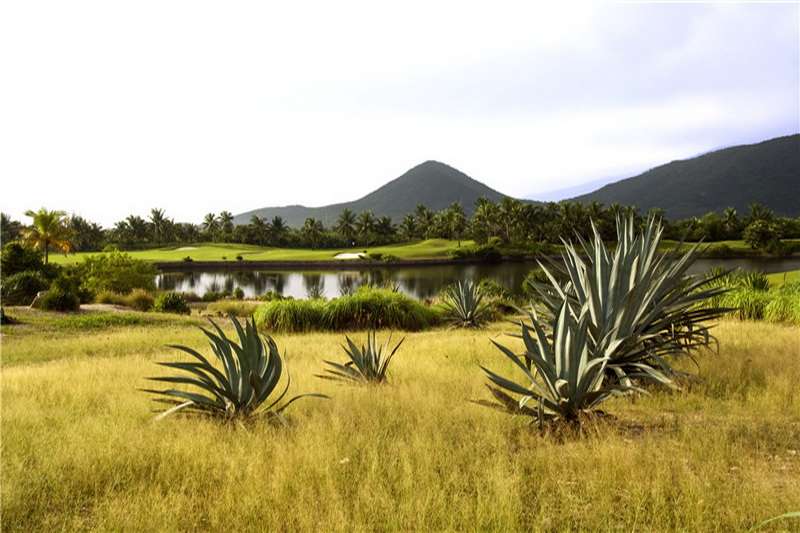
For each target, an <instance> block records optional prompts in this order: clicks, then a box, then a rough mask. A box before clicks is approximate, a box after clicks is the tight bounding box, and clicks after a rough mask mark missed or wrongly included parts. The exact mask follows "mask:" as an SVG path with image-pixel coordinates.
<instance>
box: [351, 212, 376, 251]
mask: <svg viewBox="0 0 800 533" xmlns="http://www.w3.org/2000/svg"><path fill="white" fill-rule="evenodd" d="M374 230H375V216H373V214H372V211H362V212H361V213H360V214H359V215H358V218H357V219H356V232H357V233H358V236H359V237H361V238H362V239H363V241H364V242H365V243H368V242H369V240H370V237H371V236H372V233H373V231H374Z"/></svg>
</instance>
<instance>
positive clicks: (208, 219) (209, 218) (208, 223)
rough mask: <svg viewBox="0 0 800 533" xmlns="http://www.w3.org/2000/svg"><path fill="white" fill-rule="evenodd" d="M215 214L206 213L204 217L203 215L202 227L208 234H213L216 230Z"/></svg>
mask: <svg viewBox="0 0 800 533" xmlns="http://www.w3.org/2000/svg"><path fill="white" fill-rule="evenodd" d="M218 227H219V226H218V225H217V215H215V214H214V213H208V214H207V215H206V216H205V217H203V229H204V230H205V231H206V232H207V233H208V234H210V235H211V234H213V233H215V232H216V231H217V228H218Z"/></svg>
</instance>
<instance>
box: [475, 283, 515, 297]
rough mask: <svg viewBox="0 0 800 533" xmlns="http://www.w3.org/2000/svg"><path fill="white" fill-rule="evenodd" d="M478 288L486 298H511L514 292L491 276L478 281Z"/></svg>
mask: <svg viewBox="0 0 800 533" xmlns="http://www.w3.org/2000/svg"><path fill="white" fill-rule="evenodd" d="M478 288H479V289H480V291H481V292H482V293H483V294H484V295H485V296H486V297H487V298H503V299H506V300H511V299H513V297H514V294H513V293H512V292H511V291H510V290H508V289H506V288H505V287H504V286H503V285H500V284H499V283H498V282H497V281H495V280H493V279H491V278H484V279H482V280H481V281H480V283H478Z"/></svg>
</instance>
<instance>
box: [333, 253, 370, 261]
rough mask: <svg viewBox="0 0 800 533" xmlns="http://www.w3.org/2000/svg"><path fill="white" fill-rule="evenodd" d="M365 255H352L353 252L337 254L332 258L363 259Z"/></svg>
mask: <svg viewBox="0 0 800 533" xmlns="http://www.w3.org/2000/svg"><path fill="white" fill-rule="evenodd" d="M364 257H366V254H362V253H353V252H345V253H342V254H338V255H337V256H335V257H334V259H364Z"/></svg>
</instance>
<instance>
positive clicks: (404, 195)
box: [234, 134, 800, 227]
mask: <svg viewBox="0 0 800 533" xmlns="http://www.w3.org/2000/svg"><path fill="white" fill-rule="evenodd" d="M481 197H483V198H486V199H488V200H491V201H493V202H496V201H499V200H501V199H502V198H504V197H506V195H504V194H503V193H501V192H498V191H496V190H494V189H492V188H491V187H488V186H487V185H485V184H483V183H481V182H479V181H477V180H474V179H472V178H471V177H469V176H467V175H466V174H464V173H463V172H461V171H459V170H457V169H455V168H453V167H451V166H449V165H446V164H444V163H440V162H438V161H425V162H424V163H421V164H419V165H417V166H415V167H414V168H412V169H410V170H409V171H408V172H406V173H405V174H403V175H402V176H400V177H398V178H395V179H393V180H392V181H390V182H389V183H387V184H386V185H384V186H382V187H380V188H378V189H376V190H374V191H373V192H371V193H369V194H367V195H366V196H364V197H362V198H360V199H358V200H355V201H353V202H344V203H340V204H332V205H327V206H323V207H305V206H302V205H289V206H284V207H264V208H261V209H254V210H252V211H248V212H246V213H241V214H239V215H236V217H235V218H234V222H235V223H237V224H246V223H248V222H250V218H251V217H252V216H253V215H258V216H260V217H263V218H267V219H271V218H273V217H275V216H280V217H283V219H284V220H285V221H286V222H287V223H288V224H289V225H290V226H293V227H300V226H302V225H303V222H305V219H306V218H309V217H313V218H316V219H319V220H321V221H322V222H323V223H324V224H325V225H326V226H331V225H333V224H335V223H336V219H337V218H338V216H339V214H340V213H341V212H342V211H343V210H344V209H346V208H347V209H350V210H352V211H353V212H355V213H360V212H362V211H367V210H371V211H372V212H373V214H375V216H378V217H380V216H384V215H388V216H390V217H392V220H394V221H395V222H399V221H400V220H401V219H402V217H403V216H404V215H406V214H407V213H411V212H412V211H414V209H415V208H416V206H417V205H418V204H424V205H426V206H427V207H428V208H430V209H432V210H434V211H438V210H440V209H444V208H446V207H447V206H449V205H450V204H452V203H453V202H460V203H461V206H462V207H463V208H464V211H465V212H466V213H467V215H472V213H473V211H474V209H475V201H476V200H477V199H478V198H481ZM525 201H528V200H525ZM570 201H577V202H583V203H589V202H593V201H597V202H600V203H602V204H605V205H610V204H613V203H618V204H621V205H635V206H637V207H638V208H639V209H640V211H641V212H642V213H645V212H647V211H648V210H649V209H651V208H654V207H657V208H661V209H664V210H665V212H666V215H667V217H668V218H671V219H676V218H686V217H692V216H702V215H704V214H706V213H708V212H709V211H722V210H723V209H725V208H726V207H733V208H735V209H736V210H737V211H739V212H740V213H746V212H747V209H748V206H749V205H750V204H752V203H753V202H759V203H762V204H764V205H766V206H768V207H770V208H771V209H773V210H775V211H776V212H777V213H778V214H780V215H785V216H800V134H794V135H788V136H785V137H778V138H775V139H770V140H767V141H763V142H760V143H757V144H748V145H740V146H732V147H730V148H723V149H721V150H715V151H712V152H707V153H704V154H701V155H698V156H695V157H692V158H690V159H685V160H679V161H672V162H671V163H667V164H665V165H661V166H658V167H655V168H652V169H650V170H648V171H646V172H643V173H642V174H639V175H638V176H634V177H632V178H627V179H624V180H621V181H617V182H615V183H611V184H608V185H605V186H603V187H600V188H599V189H597V190H596V191H594V192H591V193H588V194H583V195H580V196H577V197H575V198H572V199H571V200H570Z"/></svg>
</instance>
